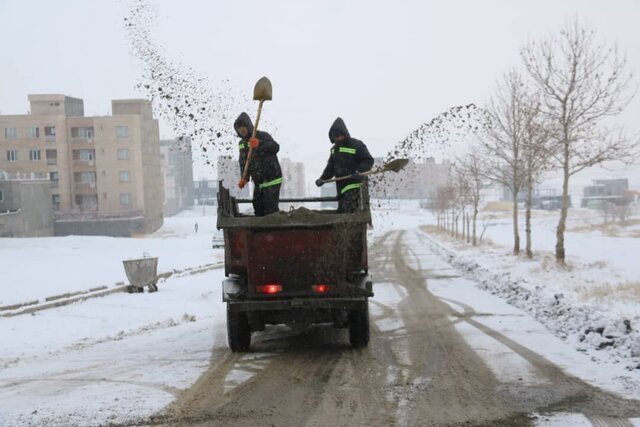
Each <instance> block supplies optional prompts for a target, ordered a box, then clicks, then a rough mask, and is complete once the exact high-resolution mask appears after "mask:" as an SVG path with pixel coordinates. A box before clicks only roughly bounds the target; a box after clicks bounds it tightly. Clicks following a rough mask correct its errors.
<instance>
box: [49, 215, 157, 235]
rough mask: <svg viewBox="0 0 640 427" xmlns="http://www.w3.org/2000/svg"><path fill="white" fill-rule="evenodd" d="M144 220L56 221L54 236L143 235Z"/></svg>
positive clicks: (139, 218)
mask: <svg viewBox="0 0 640 427" xmlns="http://www.w3.org/2000/svg"><path fill="white" fill-rule="evenodd" d="M144 231H145V230H144V218H142V217H138V218H114V219H104V220H82V221H67V220H65V221H56V222H55V235H56V236H70V235H75V236H113V237H131V236H132V235H134V234H142V233H144Z"/></svg>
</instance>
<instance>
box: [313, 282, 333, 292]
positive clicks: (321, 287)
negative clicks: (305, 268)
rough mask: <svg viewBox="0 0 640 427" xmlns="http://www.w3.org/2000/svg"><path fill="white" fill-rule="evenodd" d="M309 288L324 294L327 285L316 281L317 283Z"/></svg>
mask: <svg viewBox="0 0 640 427" xmlns="http://www.w3.org/2000/svg"><path fill="white" fill-rule="evenodd" d="M311 288H312V289H313V290H314V291H315V292H317V293H319V294H325V293H327V292H328V291H329V285H325V284H324V283H318V284H317V285H313V286H312V287H311Z"/></svg>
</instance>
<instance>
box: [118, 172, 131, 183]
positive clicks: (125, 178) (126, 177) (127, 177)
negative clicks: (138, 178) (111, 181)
mask: <svg viewBox="0 0 640 427" xmlns="http://www.w3.org/2000/svg"><path fill="white" fill-rule="evenodd" d="M119 175H120V182H130V181H131V173H129V171H120V173H119Z"/></svg>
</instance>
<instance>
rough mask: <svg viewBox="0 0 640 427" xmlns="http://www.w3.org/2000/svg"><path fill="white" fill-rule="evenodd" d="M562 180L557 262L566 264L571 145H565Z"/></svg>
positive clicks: (557, 230)
mask: <svg viewBox="0 0 640 427" xmlns="http://www.w3.org/2000/svg"><path fill="white" fill-rule="evenodd" d="M562 170H563V173H564V174H563V180H562V208H561V209H560V221H558V228H557V229H556V261H558V262H560V263H562V264H564V262H565V253H564V230H565V227H566V225H567V214H568V213H569V143H568V142H567V141H565V143H564V165H563V168H562Z"/></svg>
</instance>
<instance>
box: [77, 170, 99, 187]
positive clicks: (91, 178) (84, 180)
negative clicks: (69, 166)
mask: <svg viewBox="0 0 640 427" xmlns="http://www.w3.org/2000/svg"><path fill="white" fill-rule="evenodd" d="M73 182H75V183H76V184H94V183H95V182H96V173H95V172H74V173H73Z"/></svg>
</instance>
